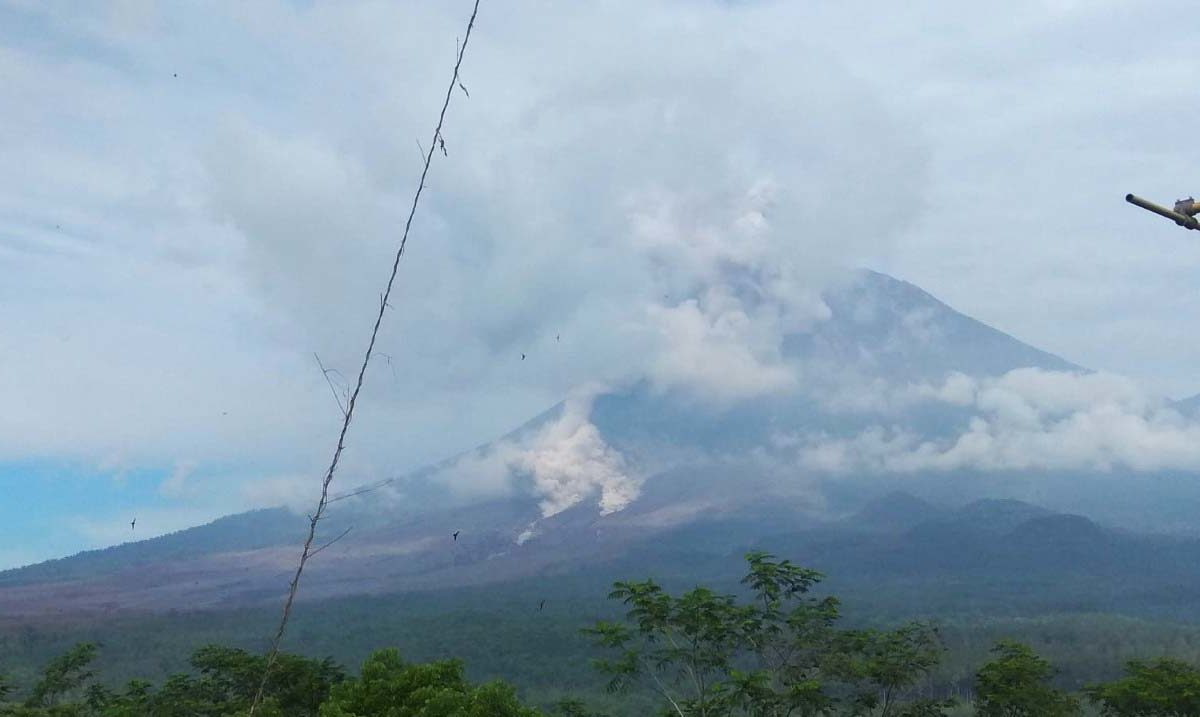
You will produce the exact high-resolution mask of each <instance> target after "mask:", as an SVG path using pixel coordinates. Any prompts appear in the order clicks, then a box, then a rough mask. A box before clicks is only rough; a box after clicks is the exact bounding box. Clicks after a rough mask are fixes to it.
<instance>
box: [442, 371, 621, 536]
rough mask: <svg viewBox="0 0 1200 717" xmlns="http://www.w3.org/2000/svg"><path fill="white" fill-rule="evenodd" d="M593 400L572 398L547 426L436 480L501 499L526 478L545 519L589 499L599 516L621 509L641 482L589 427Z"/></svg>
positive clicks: (465, 460) (462, 462)
mask: <svg viewBox="0 0 1200 717" xmlns="http://www.w3.org/2000/svg"><path fill="white" fill-rule="evenodd" d="M593 395H594V394H591V393H586V394H576V395H575V396H573V397H571V398H569V399H568V400H567V401H565V402H564V403H563V405H562V407H561V411H560V413H559V415H558V416H557V417H555V418H554V419H553V420H551V421H549V422H547V423H546V424H544V425H542V426H539V427H537V428H535V429H533V430H532V431H530V432H527V433H525V434H524V435H521V436H519V437H517V438H514V439H509V440H503V441H497V442H495V443H493V444H491V445H489V446H488V447H487V448H485V449H482V450H481V451H475V452H472V453H469V454H467V455H465V456H463V457H462V458H460V459H458V460H457V461H455V462H454V463H453V464H452V465H451V466H450V467H449V468H447V469H445V470H443V471H442V472H441V473H440V474H439V476H438V478H439V480H441V481H442V482H444V483H446V484H447V485H449V486H450V487H451V488H452V489H455V490H457V491H458V492H462V490H463V489H464V488H465V489H467V490H470V491H471V492H484V493H491V494H504V493H511V492H512V491H513V490H514V489H516V488H517V486H518V485H519V484H520V483H521V482H522V479H523V478H524V479H528V481H529V485H530V487H531V489H532V491H533V493H534V495H535V497H536V498H537V499H538V501H539V502H538V507H539V509H540V510H541V513H542V517H543V518H548V517H550V516H553V515H556V514H558V513H561V512H562V511H564V510H567V509H568V508H572V507H574V506H576V505H578V504H580V503H583V502H585V501H588V500H595V502H596V507H597V508H598V509H599V512H600V514H601V515H608V514H610V513H614V512H617V511H620V510H623V509H624V508H626V507H627V506H628V505H629V504H630V503H632V502H633V501H634V500H636V499H637V497H638V495H639V494H640V492H641V485H642V477H641V475H640V473H639V472H638V471H637V470H635V469H634V467H633V466H631V465H630V463H629V461H627V460H626V458H625V457H624V456H623V455H622V454H621V453H620V452H619V451H617V450H616V449H615V448H613V447H612V446H609V445H608V444H607V443H606V442H605V440H604V437H603V436H601V434H600V430H599V429H598V428H597V427H596V426H595V425H594V424H593V423H592V422H591V420H590V414H591V406H592V396H593ZM534 532H535V528H534V526H531V527H530V529H529V530H528V531H526V533H527V535H526V536H525V539H527V538H528V537H531V536H532V535H533V534H534Z"/></svg>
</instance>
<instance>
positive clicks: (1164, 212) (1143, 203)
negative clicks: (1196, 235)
mask: <svg viewBox="0 0 1200 717" xmlns="http://www.w3.org/2000/svg"><path fill="white" fill-rule="evenodd" d="M1125 201H1127V202H1129V203H1130V204H1133V205H1136V206H1139V207H1141V208H1142V209H1145V210H1146V211H1150V212H1154V213H1155V214H1157V215H1159V216H1160V217H1166V218H1167V219H1170V220H1171V221H1173V222H1175V223H1176V224H1178V225H1179V226H1181V227H1187V228H1188V229H1196V230H1200V221H1197V220H1196V218H1195V217H1189V216H1187V215H1186V214H1180V213H1179V212H1176V211H1172V210H1170V209H1167V208H1166V207H1163V206H1160V205H1158V204H1155V203H1154V202H1151V201H1148V200H1145V199H1142V198H1141V197H1139V196H1137V195H1136V194H1126V195H1125Z"/></svg>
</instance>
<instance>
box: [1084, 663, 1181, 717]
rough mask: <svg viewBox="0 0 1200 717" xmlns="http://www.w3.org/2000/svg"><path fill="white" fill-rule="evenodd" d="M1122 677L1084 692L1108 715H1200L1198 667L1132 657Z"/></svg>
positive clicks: (1129, 716)
mask: <svg viewBox="0 0 1200 717" xmlns="http://www.w3.org/2000/svg"><path fill="white" fill-rule="evenodd" d="M1125 673H1126V675H1125V677H1123V678H1121V679H1119V680H1116V681H1115V682H1109V683H1107V684H1102V685H1091V686H1089V687H1087V688H1085V689H1084V694H1086V695H1087V696H1088V698H1089V699H1091V700H1092V701H1093V702H1096V703H1097V704H1099V705H1100V709H1101V712H1102V713H1103V714H1105V715H1109V716H1110V717H1191V716H1192V715H1200V670H1198V669H1197V668H1196V667H1195V666H1193V665H1190V664H1188V663H1186V662H1183V661H1182V660H1176V659H1172V658H1167V657H1164V658H1160V659H1157V660H1153V661H1150V662H1143V661H1140V660H1134V661H1132V662H1129V663H1127V664H1126V666H1125Z"/></svg>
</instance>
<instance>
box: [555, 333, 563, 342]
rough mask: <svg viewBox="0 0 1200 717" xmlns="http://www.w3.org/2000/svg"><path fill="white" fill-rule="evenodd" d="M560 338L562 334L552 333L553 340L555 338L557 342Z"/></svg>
mask: <svg viewBox="0 0 1200 717" xmlns="http://www.w3.org/2000/svg"><path fill="white" fill-rule="evenodd" d="M561 338H562V334H555V335H554V340H555V341H556V342H557V341H558V340H559V339H561Z"/></svg>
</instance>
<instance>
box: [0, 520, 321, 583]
mask: <svg viewBox="0 0 1200 717" xmlns="http://www.w3.org/2000/svg"><path fill="white" fill-rule="evenodd" d="M305 528H306V526H305V525H304V524H303V522H302V519H298V518H297V516H296V515H295V514H293V513H291V512H289V511H287V510H285V509H283V508H269V509H265V510H252V511H249V512H246V513H238V514H236V515H227V516H225V517H223V518H218V519H217V520H214V521H213V522H211V523H207V524H205V525H200V526H197V527H195V528H188V529H186V530H180V531H177V532H174V533H168V534H167V535H162V536H159V537H157V538H150V539H148V540H139V541H135V542H130V543H123V544H121V545H116V546H113V547H111V548H104V549H102V550H87V551H84V552H82V553H77V554H75V555H72V556H70V557H67V558H61V559H58V560H48V561H46V562H43V563H37V564H36V565H29V566H26V567H23V568H15V569H12V570H4V571H0V587H3V586H6V585H22V584H28V583H36V582H57V581H63V580H79V579H84V578H90V577H96V576H100V575H106V574H109V573H112V572H116V571H119V570H125V569H128V568H131V567H136V566H139V565H153V564H155V563H158V562H162V561H175V560H189V559H196V558H200V557H202V556H205V555H210V554H213V553H220V552H225V551H240V550H255V549H257V548H265V547H268V546H272V545H280V544H285V543H295V544H298V543H299V541H301V540H302V539H303V536H304V531H305Z"/></svg>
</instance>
